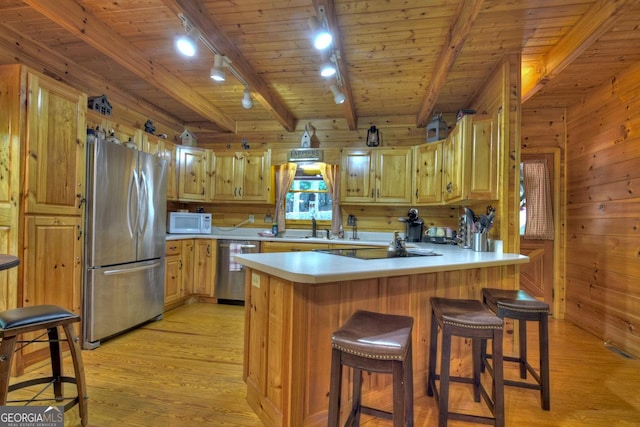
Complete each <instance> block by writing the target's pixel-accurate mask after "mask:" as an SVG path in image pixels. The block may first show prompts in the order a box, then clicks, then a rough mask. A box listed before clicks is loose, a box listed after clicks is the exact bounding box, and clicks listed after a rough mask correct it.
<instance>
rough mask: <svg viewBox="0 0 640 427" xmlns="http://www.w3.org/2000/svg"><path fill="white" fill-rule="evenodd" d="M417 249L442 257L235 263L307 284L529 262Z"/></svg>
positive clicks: (275, 258)
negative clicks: (433, 252)
mask: <svg viewBox="0 0 640 427" xmlns="http://www.w3.org/2000/svg"><path fill="white" fill-rule="evenodd" d="M419 246H420V247H424V248H430V249H433V250H434V251H435V252H436V253H438V254H442V255H440V256H418V257H399V258H385V259H368V260H362V259H358V258H351V257H346V256H340V255H332V254H326V253H321V252H313V251H312V252H277V253H256V254H238V255H236V256H235V260H236V262H238V263H240V264H243V265H246V266H248V267H251V268H253V269H255V270H258V271H262V272H265V273H268V274H270V275H273V276H277V277H280V278H283V279H286V280H290V281H292V282H298V283H309V284H316V283H329V282H336V281H344V280H355V279H369V278H374V277H391V276H398V275H409V274H418V273H434V272H438V271H452V270H464V269H471V268H483V267H497V266H502V265H513V264H524V263H527V262H529V258H528V257H527V256H524V255H519V254H511V253H494V252H474V251H473V250H471V249H463V248H460V247H458V246H451V245H434V244H423V243H421V244H419Z"/></svg>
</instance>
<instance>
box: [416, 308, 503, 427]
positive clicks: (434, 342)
mask: <svg viewBox="0 0 640 427" xmlns="http://www.w3.org/2000/svg"><path fill="white" fill-rule="evenodd" d="M430 303H431V335H430V340H431V341H430V345H429V373H428V375H429V376H428V380H427V395H429V396H434V395H435V397H436V400H437V401H438V425H439V427H445V426H446V425H447V423H448V420H449V419H452V420H460V421H470V422H475V423H482V424H493V425H495V426H496V427H504V384H503V382H502V364H501V363H500V360H501V359H500V360H498V359H497V358H496V364H495V366H494V369H493V374H494V375H493V376H492V387H491V388H492V393H491V396H489V393H487V391H486V390H485V388H484V386H483V385H482V383H481V382H480V363H481V344H482V342H486V340H487V339H491V340H492V344H493V352H494V354H496V355H498V354H499V355H502V328H503V321H502V319H500V318H499V317H497V316H496V315H495V314H493V313H492V312H491V311H490V310H489V309H487V307H486V306H484V305H483V304H482V303H481V302H480V301H478V300H472V299H453V298H440V297H433V298H431V300H430ZM438 328H440V329H442V351H441V356H440V374H436V366H437V354H438ZM452 336H459V337H465V338H470V339H471V340H472V360H473V377H472V378H466V377H459V376H452V375H450V367H451V337H452ZM438 380H439V381H440V390H438V388H437V387H436V381H438ZM450 382H460V383H467V384H472V385H473V397H474V400H475V401H476V402H479V401H480V398H481V397H482V398H483V399H484V401H485V402H486V403H487V406H488V407H489V409H490V410H491V413H492V415H493V417H486V416H482V415H472V414H466V413H459V412H450V411H449V385H450Z"/></svg>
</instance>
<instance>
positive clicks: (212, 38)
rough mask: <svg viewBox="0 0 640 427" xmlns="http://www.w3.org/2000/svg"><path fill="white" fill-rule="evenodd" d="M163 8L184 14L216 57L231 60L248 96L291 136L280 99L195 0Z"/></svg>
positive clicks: (177, 0) (175, 0)
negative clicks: (243, 82) (219, 56)
mask: <svg viewBox="0 0 640 427" xmlns="http://www.w3.org/2000/svg"><path fill="white" fill-rule="evenodd" d="M164 3H165V5H166V6H167V7H168V8H169V9H171V11H172V12H174V13H176V19H178V18H177V14H178V13H182V14H184V15H185V16H186V17H187V19H189V21H190V22H191V24H192V25H194V26H195V27H196V28H197V29H198V30H199V31H200V37H202V38H205V39H206V41H207V43H208V44H210V45H211V46H212V47H213V48H214V49H215V50H216V51H217V53H219V54H221V55H225V56H226V57H227V58H229V60H231V66H232V67H233V69H234V70H235V71H236V72H237V73H238V75H239V76H240V77H242V78H243V79H244V80H245V82H246V83H247V84H248V85H249V87H250V89H251V94H252V95H253V96H254V97H255V99H256V100H257V101H258V102H259V103H260V105H262V107H263V108H264V109H265V110H267V111H268V112H269V113H270V114H271V115H272V116H273V117H274V118H275V119H276V120H277V121H278V122H279V123H280V124H281V125H282V126H283V127H284V128H285V129H286V130H287V131H289V132H293V131H294V130H295V127H296V118H295V117H294V116H293V114H292V113H291V112H290V111H289V109H288V108H287V107H286V106H285V105H284V103H283V102H282V100H281V99H280V97H279V96H278V95H277V94H276V93H274V92H273V91H272V90H271V88H270V87H269V86H268V85H267V83H266V82H265V81H264V79H263V78H262V76H261V75H260V74H258V73H257V72H256V71H255V70H254V69H253V67H252V66H251V64H249V62H247V60H246V59H245V58H244V57H243V56H242V55H241V54H240V51H239V50H238V48H237V47H236V45H235V44H234V43H233V41H232V40H231V39H230V38H229V36H227V34H226V33H225V32H224V31H223V30H222V28H221V27H220V26H219V25H218V24H216V23H215V22H214V21H213V20H212V19H211V15H210V14H209V13H208V12H207V11H206V10H205V8H204V6H203V5H202V3H201V2H200V1H199V0H164Z"/></svg>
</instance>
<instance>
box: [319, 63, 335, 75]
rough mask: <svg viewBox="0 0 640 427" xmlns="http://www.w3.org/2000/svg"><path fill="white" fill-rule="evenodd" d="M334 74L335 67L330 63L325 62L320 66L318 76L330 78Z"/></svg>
mask: <svg viewBox="0 0 640 427" xmlns="http://www.w3.org/2000/svg"><path fill="white" fill-rule="evenodd" d="M335 74H336V66H335V64H334V63H333V62H331V61H326V62H324V63H323V64H322V65H321V66H320V75H321V76H322V77H332V76H334V75H335Z"/></svg>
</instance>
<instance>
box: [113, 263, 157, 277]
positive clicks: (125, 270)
mask: <svg viewBox="0 0 640 427" xmlns="http://www.w3.org/2000/svg"><path fill="white" fill-rule="evenodd" d="M160 265H161V264H160V263H159V262H154V263H153V264H149V265H143V266H142V267H134V268H119V269H117V270H109V271H105V272H104V275H105V276H113V275H115V274H129V273H133V272H136V271H143V270H151V269H152V268H156V267H159V266H160Z"/></svg>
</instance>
